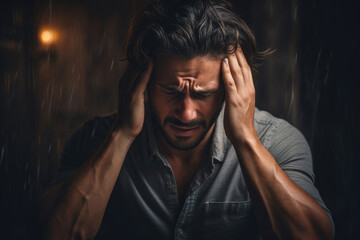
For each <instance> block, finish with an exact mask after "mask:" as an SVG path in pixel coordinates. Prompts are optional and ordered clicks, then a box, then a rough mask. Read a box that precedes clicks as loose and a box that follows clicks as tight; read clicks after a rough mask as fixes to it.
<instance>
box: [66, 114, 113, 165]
mask: <svg viewBox="0 0 360 240" xmlns="http://www.w3.org/2000/svg"><path fill="white" fill-rule="evenodd" d="M115 118H116V114H115V113H110V114H107V115H104V116H97V117H94V118H92V119H90V120H88V121H86V122H85V123H83V124H82V125H81V126H80V127H79V128H78V129H77V130H76V131H75V132H74V133H73V135H72V136H71V137H70V139H69V140H68V141H67V143H66V145H65V148H64V151H63V153H62V157H61V162H62V164H67V165H81V164H82V163H83V162H84V161H86V160H87V159H88V158H89V157H91V156H92V155H93V154H94V153H95V152H96V150H97V149H98V148H99V147H100V146H101V144H103V142H104V141H105V138H106V136H107V135H108V133H109V131H110V129H111V126H112V124H113V122H114V121H115Z"/></svg>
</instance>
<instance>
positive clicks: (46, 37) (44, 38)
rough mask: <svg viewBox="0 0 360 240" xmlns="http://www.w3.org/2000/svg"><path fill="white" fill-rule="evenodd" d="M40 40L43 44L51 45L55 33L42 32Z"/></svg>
mask: <svg viewBox="0 0 360 240" xmlns="http://www.w3.org/2000/svg"><path fill="white" fill-rule="evenodd" d="M40 40H41V42H42V43H43V44H52V43H54V41H55V40H56V33H55V32H54V31H52V30H43V31H41V34H40Z"/></svg>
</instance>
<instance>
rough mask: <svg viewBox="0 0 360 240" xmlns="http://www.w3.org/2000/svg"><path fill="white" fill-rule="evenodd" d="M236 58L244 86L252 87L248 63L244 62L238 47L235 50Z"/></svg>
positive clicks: (242, 54) (242, 53) (240, 49)
mask: <svg viewBox="0 0 360 240" xmlns="http://www.w3.org/2000/svg"><path fill="white" fill-rule="evenodd" d="M236 58H237V60H238V62H239V65H240V68H241V70H242V73H243V77H244V84H245V86H252V87H254V82H253V78H252V73H251V68H250V66H249V64H248V62H247V61H246V58H245V54H244V52H243V50H242V48H241V47H240V45H239V46H238V49H237V50H236Z"/></svg>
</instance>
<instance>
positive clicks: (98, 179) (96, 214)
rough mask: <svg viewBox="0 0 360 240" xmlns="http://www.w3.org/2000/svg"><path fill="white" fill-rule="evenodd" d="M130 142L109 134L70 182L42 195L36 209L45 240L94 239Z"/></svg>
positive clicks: (121, 136)
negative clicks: (39, 210) (38, 206)
mask: <svg viewBox="0 0 360 240" xmlns="http://www.w3.org/2000/svg"><path fill="white" fill-rule="evenodd" d="M131 142H132V141H131V139H129V138H127V137H125V136H124V135H123V134H122V133H121V132H120V131H118V132H113V133H112V135H109V137H108V139H107V141H106V143H105V144H104V145H103V146H102V147H101V148H100V149H99V151H98V152H97V154H95V155H94V156H93V157H92V158H91V159H89V160H88V161H86V162H85V163H84V165H83V166H82V167H81V168H80V169H79V170H78V171H77V172H76V173H75V174H74V175H73V176H72V177H71V178H70V179H68V180H67V181H65V182H64V183H62V184H60V185H56V186H54V187H52V188H50V189H49V190H47V192H45V193H44V194H43V196H42V198H41V200H40V202H39V205H40V206H41V211H42V214H41V215H42V219H41V221H42V223H43V224H45V229H44V237H45V239H70V238H71V239H72V238H79V237H81V238H90V237H94V236H95V234H96V233H97V231H98V229H99V227H100V224H101V221H102V217H103V215H104V212H105V209H106V205H107V203H108V200H109V197H110V194H111V192H112V190H113V187H114V185H115V182H116V180H117V177H118V174H119V172H120V170H121V167H122V164H123V162H124V159H125V156H126V153H127V151H128V149H129V147H130V144H131Z"/></svg>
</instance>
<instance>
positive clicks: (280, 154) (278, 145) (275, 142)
mask: <svg viewBox="0 0 360 240" xmlns="http://www.w3.org/2000/svg"><path fill="white" fill-rule="evenodd" d="M272 133H273V134H271V135H270V136H269V139H267V140H268V141H267V142H268V143H269V147H268V151H269V152H270V153H271V154H272V156H273V157H274V158H275V160H276V161H277V162H278V164H279V166H280V167H281V169H282V170H283V171H284V172H285V174H286V175H287V176H288V177H289V178H290V179H291V180H292V181H293V182H294V183H295V184H296V185H297V186H298V187H300V188H301V189H303V190H304V191H305V192H306V193H308V194H309V195H310V196H312V197H313V198H314V199H315V200H316V201H317V202H318V203H319V204H320V205H321V206H322V207H323V208H324V210H325V211H326V212H327V214H328V216H329V218H330V220H331V223H332V225H333V229H334V223H333V219H332V216H331V213H330V211H329V209H328V208H327V207H326V205H325V203H324V201H323V200H322V198H321V196H320V193H319V191H318V189H317V188H316V187H315V175H314V171H313V165H312V155H311V151H310V147H309V145H308V143H307V141H306V139H305V137H304V136H303V134H302V133H301V132H300V131H299V130H297V129H296V128H295V127H293V126H292V125H290V124H289V123H288V122H287V121H281V122H280V123H279V124H278V125H277V126H273V129H272Z"/></svg>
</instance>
